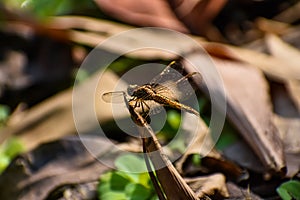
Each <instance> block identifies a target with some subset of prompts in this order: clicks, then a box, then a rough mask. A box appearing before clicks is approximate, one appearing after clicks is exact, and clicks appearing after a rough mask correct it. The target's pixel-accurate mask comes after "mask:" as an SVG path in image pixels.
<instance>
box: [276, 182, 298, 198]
mask: <svg viewBox="0 0 300 200" xmlns="http://www.w3.org/2000/svg"><path fill="white" fill-rule="evenodd" d="M277 193H278V194H279V196H280V197H281V198H282V199H283V200H291V199H297V200H300V181H296V180H290V181H287V182H285V183H282V184H281V185H280V186H279V187H278V188H277Z"/></svg>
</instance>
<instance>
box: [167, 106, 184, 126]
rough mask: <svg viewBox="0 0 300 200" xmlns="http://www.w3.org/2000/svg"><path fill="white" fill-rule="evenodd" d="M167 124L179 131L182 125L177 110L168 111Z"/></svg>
mask: <svg viewBox="0 0 300 200" xmlns="http://www.w3.org/2000/svg"><path fill="white" fill-rule="evenodd" d="M167 122H168V123H169V124H170V126H171V127H172V128H173V129H174V130H178V128H179V127H180V123H181V115H180V114H179V113H178V112H177V111H175V110H170V111H168V115H167Z"/></svg>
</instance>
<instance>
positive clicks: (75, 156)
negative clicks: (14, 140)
mask: <svg viewBox="0 0 300 200" xmlns="http://www.w3.org/2000/svg"><path fill="white" fill-rule="evenodd" d="M92 141H93V142H94V143H95V144H97V145H101V146H102V147H104V146H105V144H106V143H107V142H103V141H101V139H97V140H95V138H93V140H92ZM108 149H109V148H108ZM106 150H107V148H102V153H103V154H105V153H106ZM45 152H51V154H45ZM66 158H67V159H66ZM106 170H108V167H107V166H105V165H102V164H101V163H100V162H98V161H97V160H96V159H95V158H94V157H93V156H92V155H91V154H90V153H89V152H88V151H87V150H86V148H85V147H84V146H83V145H82V141H81V140H79V139H78V138H73V139H63V140H60V141H56V142H52V143H48V144H43V145H42V146H40V147H38V148H37V149H35V150H33V151H31V152H29V153H26V154H24V155H22V156H20V157H18V158H16V159H15V160H14V161H13V162H12V164H11V165H10V166H9V167H8V168H7V170H6V171H4V172H3V174H1V178H0V187H1V189H2V190H1V193H0V198H1V199H7V200H10V199H11V200H13V199H47V197H48V195H50V194H51V193H52V192H53V191H54V190H55V189H57V188H59V187H62V186H65V185H68V184H74V185H76V184H79V182H81V183H82V182H85V183H87V182H94V181H98V178H99V175H100V174H101V173H103V172H104V171H106ZM11 177H14V178H11Z"/></svg>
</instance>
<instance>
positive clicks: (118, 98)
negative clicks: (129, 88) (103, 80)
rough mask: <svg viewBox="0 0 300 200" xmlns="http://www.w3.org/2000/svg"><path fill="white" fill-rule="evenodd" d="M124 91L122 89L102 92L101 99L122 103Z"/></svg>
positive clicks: (124, 95)
mask: <svg viewBox="0 0 300 200" xmlns="http://www.w3.org/2000/svg"><path fill="white" fill-rule="evenodd" d="M124 97H126V93H125V92H123V91H116V92H106V93H104V94H102V99H103V101H105V102H107V103H124V100H125V99H124Z"/></svg>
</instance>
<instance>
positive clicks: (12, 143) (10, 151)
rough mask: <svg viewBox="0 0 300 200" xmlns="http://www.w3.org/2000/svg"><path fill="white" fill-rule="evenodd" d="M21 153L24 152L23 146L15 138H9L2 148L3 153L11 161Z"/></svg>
mask: <svg viewBox="0 0 300 200" xmlns="http://www.w3.org/2000/svg"><path fill="white" fill-rule="evenodd" d="M22 151H24V146H23V144H22V143H21V141H20V140H18V139H17V138H10V139H9V140H8V141H7V142H6V144H5V146H4V153H5V154H6V155H7V156H8V157H10V158H11V159H12V158H14V157H15V156H16V155H18V154H19V153H21V152H22Z"/></svg>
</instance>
